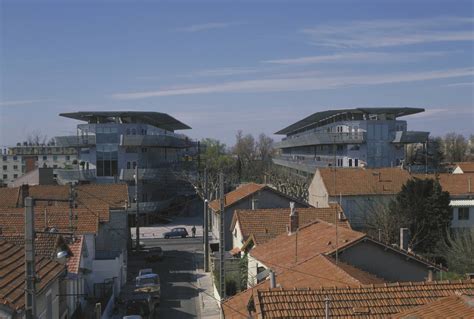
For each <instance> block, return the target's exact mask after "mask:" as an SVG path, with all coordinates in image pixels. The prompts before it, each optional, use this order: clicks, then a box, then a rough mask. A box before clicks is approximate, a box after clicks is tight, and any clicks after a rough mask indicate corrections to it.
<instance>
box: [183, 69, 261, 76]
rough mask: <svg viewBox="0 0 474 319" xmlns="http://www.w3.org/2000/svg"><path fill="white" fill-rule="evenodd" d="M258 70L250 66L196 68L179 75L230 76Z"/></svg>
mask: <svg viewBox="0 0 474 319" xmlns="http://www.w3.org/2000/svg"><path fill="white" fill-rule="evenodd" d="M259 71H260V70H259V69H258V68H250V67H227V68H215V69H207V70H197V71H194V72H191V73H188V74H184V75H181V76H180V77H186V78H192V77H219V76H232V75H242V74H252V73H257V72H259Z"/></svg>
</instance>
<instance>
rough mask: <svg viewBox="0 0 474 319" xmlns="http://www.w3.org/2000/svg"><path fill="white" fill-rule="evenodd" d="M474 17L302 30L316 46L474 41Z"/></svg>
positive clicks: (350, 23)
mask: <svg viewBox="0 0 474 319" xmlns="http://www.w3.org/2000/svg"><path fill="white" fill-rule="evenodd" d="M473 26H474V18H466V17H436V18H431V19H404V20H370V21H353V22H349V23H338V24H334V25H324V26H316V27H313V28H306V29H303V30H302V32H303V33H305V34H307V35H308V36H309V37H310V39H311V40H310V41H311V43H312V44H314V45H318V46H328V47H336V48H374V47H389V46H401V45H410V44H419V43H429V42H449V41H473V40H474V32H472V28H473Z"/></svg>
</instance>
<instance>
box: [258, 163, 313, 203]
mask: <svg viewBox="0 0 474 319" xmlns="http://www.w3.org/2000/svg"><path fill="white" fill-rule="evenodd" d="M266 177H267V178H266V179H267V182H268V183H269V184H271V185H272V186H273V187H275V188H276V189H277V190H278V191H280V192H282V193H284V194H287V195H288V196H291V197H293V198H296V199H299V200H300V201H303V202H308V188H309V184H310V183H311V176H303V175H298V174H295V173H294V172H292V171H290V170H289V169H286V168H284V167H280V166H277V165H273V164H272V165H270V166H269V168H268V170H267V172H266Z"/></svg>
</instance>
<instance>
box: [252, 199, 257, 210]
mask: <svg viewBox="0 0 474 319" xmlns="http://www.w3.org/2000/svg"><path fill="white" fill-rule="evenodd" d="M256 209H258V199H257V198H252V210H256Z"/></svg>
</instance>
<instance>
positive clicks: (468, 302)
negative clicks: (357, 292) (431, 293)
mask: <svg viewBox="0 0 474 319" xmlns="http://www.w3.org/2000/svg"><path fill="white" fill-rule="evenodd" d="M392 318H394V319H396V318H399V319H422V318H466V319H467V318H474V296H473V295H472V293H471V294H469V295H468V294H456V295H453V296H449V297H444V298H441V299H438V300H435V301H432V302H430V303H427V304H425V305H423V306H419V307H416V308H413V309H409V310H406V311H403V312H401V313H399V314H396V315H394V316H392Z"/></svg>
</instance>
